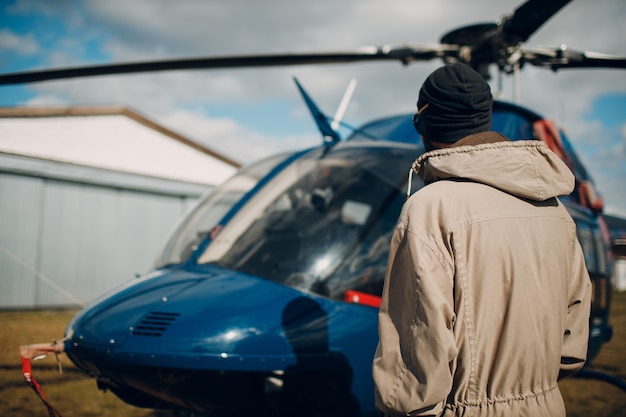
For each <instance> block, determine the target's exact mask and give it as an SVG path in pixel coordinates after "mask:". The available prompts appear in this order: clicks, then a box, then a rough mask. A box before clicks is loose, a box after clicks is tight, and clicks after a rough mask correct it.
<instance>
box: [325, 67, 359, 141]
mask: <svg viewBox="0 0 626 417" xmlns="http://www.w3.org/2000/svg"><path fill="white" fill-rule="evenodd" d="M355 88H356V79H355V78H353V79H351V80H350V82H349V83H348V87H347V88H346V92H345V93H344V94H343V98H342V99H341V103H339V107H338V108H337V112H336V113H335V117H334V118H333V122H332V123H331V125H330V127H331V128H332V129H333V130H334V131H336V130H337V128H338V127H339V123H341V120H343V115H344V114H345V112H346V109H347V108H348V104H349V103H350V99H351V98H352V93H354V89H355Z"/></svg>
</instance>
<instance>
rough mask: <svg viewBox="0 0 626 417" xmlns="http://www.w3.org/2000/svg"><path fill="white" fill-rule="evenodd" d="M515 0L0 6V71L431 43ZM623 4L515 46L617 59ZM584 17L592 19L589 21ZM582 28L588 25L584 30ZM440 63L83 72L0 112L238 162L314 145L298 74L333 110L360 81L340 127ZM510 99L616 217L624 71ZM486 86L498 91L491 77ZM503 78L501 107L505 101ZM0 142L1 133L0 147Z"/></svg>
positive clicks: (374, 112) (524, 83) (403, 109)
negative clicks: (109, 120)
mask: <svg viewBox="0 0 626 417" xmlns="http://www.w3.org/2000/svg"><path fill="white" fill-rule="evenodd" d="M516 6H518V1H517V0H516V1H513V0H478V1H472V2H468V1H465V0H442V1H437V2H426V1H418V0H390V1H387V2H381V1H378V0H339V1H337V0H335V1H329V0H319V1H316V2H311V1H306V2H305V1H298V0H295V1H294V0H268V1H264V2H259V1H255V0H234V1H229V2H225V1H204V0H187V1H180V2H171V1H166V0H150V1H148V0H135V1H132V2H129V1H122V0H110V1H91V2H87V1H71V0H65V1H62V0H56V1H49V0H5V1H3V2H2V3H1V4H0V56H2V59H1V60H0V72H12V71H22V70H30V69H39V68H50V67H65V66H74V65H86V64H95V63H104V62H128V61H140V60H147V59H165V58H175V57H193V56H206V55H226V54H243V53H269V52H303V51H336V50H347V49H349V50H352V49H354V48H357V47H362V46H368V45H385V44H390V45H394V46H399V45H403V44H405V43H415V44H423V43H436V42H438V40H439V38H440V36H441V35H443V34H444V33H445V32H446V31H448V30H451V29H453V28H456V27H459V26H462V25H465V24H470V23H481V22H485V21H487V22H489V21H495V20H497V19H499V18H500V17H502V16H503V15H505V14H507V13H509V12H511V11H512V10H513V9H514V8H515V7H516ZM624 21H626V2H624V1H622V0H597V1H594V2H589V1H580V0H579V1H573V2H572V3H571V4H569V5H567V6H566V7H565V8H564V9H563V10H561V12H560V13H558V14H557V15H556V16H554V17H553V18H552V19H551V20H550V21H548V23H546V24H545V25H544V26H543V27H542V28H540V29H539V31H538V32H537V33H536V34H535V35H533V36H532V37H531V39H530V40H529V41H528V42H527V45H528V46H533V47H535V46H550V47H557V46H559V45H561V44H567V46H568V47H570V48H572V49H578V50H591V51H594V52H602V53H607V54H613V55H620V56H625V55H626V47H625V46H624V43H623V40H624V39H626V25H624V23H623V22H624ZM589 22H593V25H592V26H590V25H589ZM590 27H592V28H593V29H592V30H590ZM439 65H440V62H436V61H432V62H427V63H416V64H412V65H409V66H404V67H403V66H401V65H399V64H397V63H375V64H347V65H330V66H313V67H311V66H309V67H290V68H264V69H241V70H219V71H172V72H167V73H158V74H147V75H144V74H134V75H125V76H106V77H93V78H90V79H81V80H64V81H52V82H45V83H37V84H30V85H22V86H5V87H0V106H25V105H28V106H59V105H62V106H78V105H94V104H97V105H125V106H128V107H131V108H133V109H134V110H136V111H138V112H139V113H142V114H144V115H146V116H147V117H149V118H151V119H153V120H155V121H156V122H158V123H161V124H163V125H164V126H166V127H169V128H170V129H173V130H175V131H177V132H179V133H181V134H183V135H185V136H187V137H189V138H191V139H193V140H196V141H198V142H201V143H203V144H204V145H206V146H208V147H210V148H212V149H214V150H216V151H218V152H222V153H224V154H226V155H228V156H230V157H233V158H235V159H238V160H240V161H242V162H251V161H252V160H255V159H257V158H260V157H263V156H266V155H268V154H271V153H273V152H276V151H281V150H287V149H297V148H301V147H304V146H309V145H314V144H317V143H319V141H320V140H321V139H320V137H319V134H318V133H317V131H316V129H315V127H314V125H313V122H312V121H311V119H310V117H309V115H308V113H307V110H306V108H305V106H304V104H303V102H302V100H301V98H300V97H299V95H298V93H297V90H296V88H295V85H294V83H293V81H292V77H293V76H297V77H298V79H299V80H300V81H301V82H302V83H303V85H304V86H305V88H306V89H307V90H308V91H309V92H310V93H311V95H312V96H313V97H314V99H315V100H316V101H317V102H318V104H319V105H320V107H321V108H322V109H323V110H324V111H325V112H326V113H328V114H333V113H334V111H335V109H336V107H337V105H338V104H339V101H340V99H341V96H342V95H343V91H344V90H345V88H346V86H347V85H348V83H349V81H350V79H352V78H355V79H357V81H358V85H357V88H356V91H355V93H354V95H353V98H352V101H351V103H350V105H349V107H348V110H347V112H346V116H345V121H346V122H348V123H350V124H353V125H357V124H359V123H362V122H364V121H366V120H369V119H372V118H376V117H381V116H386V115H392V114H397V113H410V112H413V111H414V107H415V100H416V96H417V91H418V89H419V85H420V84H421V82H422V81H423V79H424V78H425V77H426V76H427V75H428V73H430V72H431V71H432V70H434V69H435V68H436V67H437V66H439ZM520 82H521V89H520V91H521V103H520V104H522V105H524V106H526V107H529V108H531V109H533V110H535V111H537V112H539V113H540V114H543V115H544V116H546V117H548V118H551V119H554V120H556V122H557V123H558V124H559V125H560V126H561V127H563V128H564V129H565V130H566V131H567V133H568V136H569V138H570V140H571V141H572V142H573V144H574V146H575V148H576V149H577V151H578V153H579V154H580V156H581V158H582V159H583V161H584V162H585V164H586V165H587V167H588V169H589V171H590V172H591V174H592V175H593V177H594V178H595V180H596V183H597V186H598V189H599V190H600V192H601V193H602V194H603V196H604V199H605V203H606V211H607V212H609V213H613V214H619V215H622V216H626V186H624V183H625V181H626V72H625V71H623V70H622V71H619V70H562V71H559V72H558V73H556V74H555V73H552V72H551V71H549V70H545V69H539V68H533V67H527V68H524V69H523V70H522V73H521V76H520ZM492 88H493V89H494V90H500V89H499V88H498V85H497V84H496V83H495V81H494V83H492ZM511 91H512V78H510V77H506V78H504V81H503V86H502V89H501V95H502V97H501V98H502V99H504V100H511V99H512V93H511ZM0 140H1V139H0Z"/></svg>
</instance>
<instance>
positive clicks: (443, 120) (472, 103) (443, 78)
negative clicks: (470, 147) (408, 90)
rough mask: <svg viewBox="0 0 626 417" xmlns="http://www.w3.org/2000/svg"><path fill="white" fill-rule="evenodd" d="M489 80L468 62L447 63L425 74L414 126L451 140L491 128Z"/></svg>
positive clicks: (427, 135) (439, 139) (434, 137)
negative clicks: (467, 63) (426, 75)
mask: <svg viewBox="0 0 626 417" xmlns="http://www.w3.org/2000/svg"><path fill="white" fill-rule="evenodd" d="M492 103H493V98H492V96H491V89H490V88H489V84H487V82H486V81H485V80H484V79H483V77H481V76H480V74H478V73H477V72H476V71H474V70H473V69H472V68H471V67H470V66H468V65H466V64H462V63H455V64H446V65H444V66H443V67H441V68H439V69H437V70H435V71H434V72H433V73H432V74H430V75H429V76H428V78H426V81H424V84H423V85H422V88H421V89H420V92H419V99H418V101H417V109H418V114H419V116H418V119H417V125H416V129H417V131H418V133H419V134H421V135H422V136H424V137H425V138H427V139H430V140H433V141H436V142H444V143H454V142H456V141H457V140H459V139H461V138H463V137H465V136H467V135H470V134H472V133H478V132H484V131H487V130H490V129H491V109H492Z"/></svg>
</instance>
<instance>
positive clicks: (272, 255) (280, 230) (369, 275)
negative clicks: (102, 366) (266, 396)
mask: <svg viewBox="0 0 626 417" xmlns="http://www.w3.org/2000/svg"><path fill="white" fill-rule="evenodd" d="M421 152H422V151H421V148H419V147H417V146H415V145H404V144H398V143H389V142H382V143H376V142H370V143H368V144H367V145H366V146H364V145H363V144H362V143H361V144H359V143H358V142H343V143H340V144H337V145H336V146H333V147H328V148H322V149H316V150H313V151H310V152H309V153H307V154H304V155H303V156H301V157H300V158H298V159H296V160H295V161H294V162H292V163H289V164H287V165H286V166H285V167H284V169H281V170H278V172H277V173H276V175H275V177H274V178H273V179H272V181H268V182H266V183H265V184H256V183H255V182H254V181H253V180H252V178H254V177H255V178H259V176H257V175H254V176H253V175H251V170H250V169H244V170H242V171H241V173H240V174H238V175H236V176H235V177H233V178H232V179H231V180H229V181H228V182H227V183H226V184H225V185H224V186H223V187H221V188H219V189H218V190H216V191H215V192H214V193H213V194H211V195H209V196H208V197H207V198H206V199H205V201H204V202H203V203H201V204H199V205H198V207H197V208H196V210H195V212H194V214H193V215H191V216H189V217H188V220H187V222H186V223H184V224H182V225H181V226H180V227H179V229H178V231H177V232H176V233H174V235H173V236H172V238H171V239H170V243H169V244H168V245H167V246H166V250H165V251H164V253H163V255H162V256H161V258H160V259H161V261H164V262H167V260H169V261H170V262H172V261H180V260H182V258H184V257H185V256H187V254H189V253H190V248H191V247H192V246H196V245H197V244H198V242H197V241H195V237H196V236H207V235H209V236H208V244H206V246H205V247H204V249H202V246H201V247H200V249H199V250H198V252H199V253H198V254H197V261H196V262H197V264H200V265H202V264H214V265H217V266H220V267H222V268H225V269H231V270H236V271H238V272H242V273H246V274H250V275H254V276H256V277H260V278H264V279H267V280H270V281H273V282H277V283H281V284H284V285H288V286H291V287H294V288H298V289H302V290H306V291H311V292H314V293H317V294H320V295H323V296H326V297H330V298H333V299H338V300H343V299H344V298H345V293H346V291H348V290H353V291H358V292H360V293H365V294H372V295H379V294H380V293H381V291H382V285H383V280H384V277H385V269H386V266H387V256H388V250H389V241H390V237H391V233H392V231H393V228H394V226H395V223H396V221H397V218H398V213H399V212H400V209H401V206H402V204H403V202H404V200H405V196H406V189H405V184H406V180H407V172H408V167H410V166H411V163H412V161H413V160H414V159H415V158H416V157H417V156H418V155H419V154H420V153H421ZM283 159H284V158H274V159H272V160H269V161H268V160H266V161H264V162H262V163H261V164H260V165H257V166H256V169H257V171H267V172H269V171H271V169H274V168H275V166H276V165H281V163H282V162H283ZM421 186H422V183H421V180H419V179H416V180H415V181H414V188H415V189H417V188H420V187H421ZM249 190H252V191H250V193H249V194H250V196H249V198H248V199H244V200H245V203H244V204H242V205H241V206H238V207H234V206H233V204H232V203H231V204H230V205H229V202H234V201H236V200H237V199H236V198H232V196H233V195H242V194H244V193H246V192H248V191H249ZM228 211H230V213H228ZM200 230H203V232H199V231H200Z"/></svg>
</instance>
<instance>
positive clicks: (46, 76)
mask: <svg viewBox="0 0 626 417" xmlns="http://www.w3.org/2000/svg"><path fill="white" fill-rule="evenodd" d="M457 50H458V47H456V46H450V45H437V44H435V45H429V46H423V47H410V46H407V47H400V48H393V47H390V46H382V47H375V46H372V47H365V48H361V49H358V50H355V51H346V52H322V53H287V54H275V55H271V54H268V55H238V56H216V57H205V58H187V59H173V60H163V61H151V62H135V63H123V64H106V65H95V66H85V67H73V68H60V69H50V70H35V71H24V72H15V73H6V74H0V85H5V84H22V83H33V82H40V81H47V80H58V79H64V78H78V77H91V76H97V75H110V74H128V73H136V72H151V71H166V70H187V69H217V68H244V67H270V66H288V65H307V64H341V63H350V62H360V61H382V60H397V61H401V62H402V63H405V64H406V63H409V62H411V61H417V60H429V59H433V58H438V57H443V56H444V55H450V54H455V53H456V52H457Z"/></svg>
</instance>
